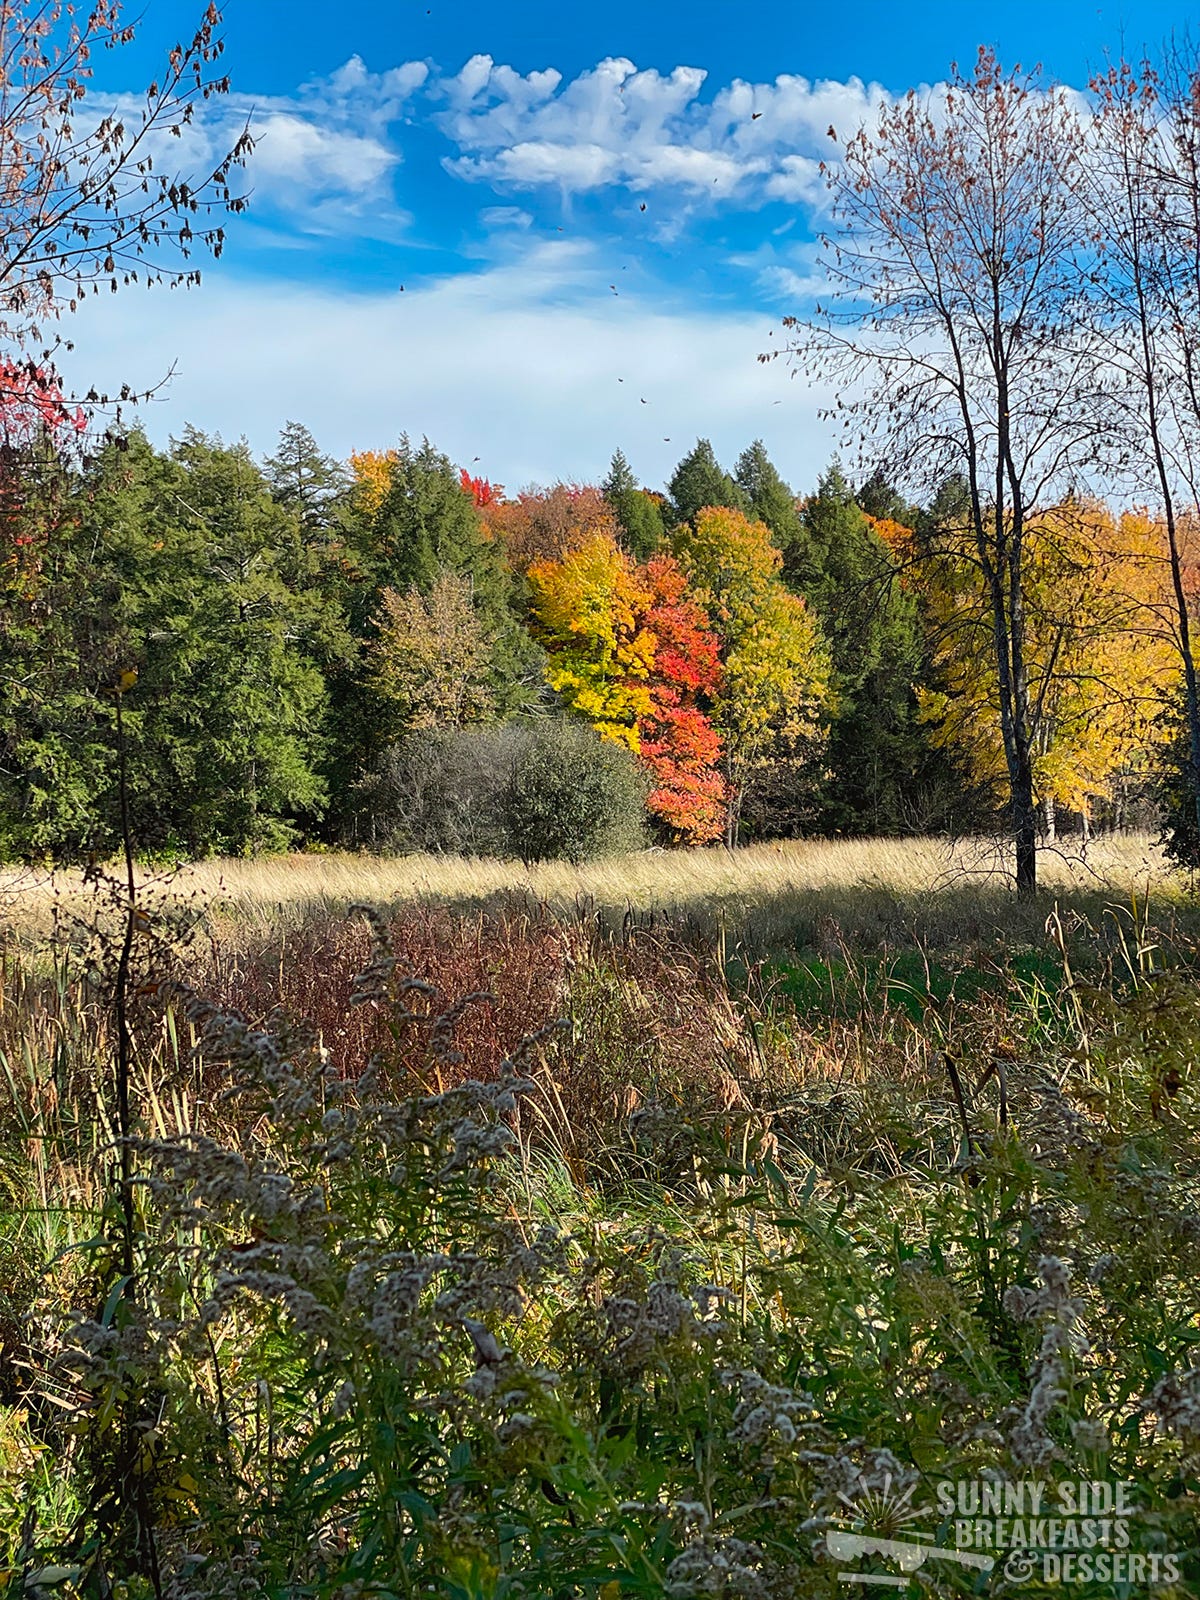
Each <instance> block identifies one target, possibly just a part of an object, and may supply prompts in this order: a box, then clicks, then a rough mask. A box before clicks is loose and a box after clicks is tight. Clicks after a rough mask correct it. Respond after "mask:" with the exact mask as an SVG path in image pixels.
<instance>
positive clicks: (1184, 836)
mask: <svg viewBox="0 0 1200 1600" xmlns="http://www.w3.org/2000/svg"><path fill="white" fill-rule="evenodd" d="M1159 720H1160V725H1161V727H1162V728H1163V729H1164V731H1165V732H1166V734H1167V739H1166V742H1165V743H1164V744H1163V745H1162V746H1161V747H1160V749H1159V751H1158V772H1157V774H1156V782H1155V790H1156V799H1157V801H1158V810H1159V815H1160V817H1161V819H1162V844H1163V847H1164V848H1165V850H1166V852H1167V855H1168V856H1169V857H1170V858H1171V860H1172V861H1174V862H1175V863H1176V865H1177V866H1180V867H1184V868H1186V869H1187V870H1188V871H1189V872H1195V870H1196V868H1197V867H1200V831H1198V830H1197V822H1196V783H1195V776H1194V772H1193V767H1192V742H1191V733H1190V730H1189V728H1188V715H1187V702H1186V699H1185V697H1184V693H1183V689H1182V687H1181V688H1180V689H1179V690H1178V691H1177V692H1176V695H1175V698H1174V700H1173V702H1172V703H1171V704H1170V705H1168V706H1167V707H1166V708H1165V709H1164V710H1163V712H1162V713H1161V715H1160V719H1159Z"/></svg>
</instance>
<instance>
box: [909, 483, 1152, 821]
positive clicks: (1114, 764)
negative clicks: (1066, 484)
mask: <svg viewBox="0 0 1200 1600" xmlns="http://www.w3.org/2000/svg"><path fill="white" fill-rule="evenodd" d="M1161 548H1162V539H1161V533H1160V530H1159V529H1157V528H1156V527H1155V525H1154V524H1153V523H1152V522H1151V521H1150V519H1149V518H1148V517H1146V516H1145V515H1144V514H1142V513H1128V512H1127V513H1125V514H1123V515H1121V516H1120V517H1115V516H1114V515H1113V514H1112V512H1110V511H1109V510H1108V509H1107V507H1105V506H1103V505H1102V504H1100V503H1099V502H1095V501H1082V500H1071V501H1067V502H1065V503H1064V504H1062V505H1060V506H1056V507H1054V508H1053V509H1051V510H1050V511H1048V512H1046V513H1045V514H1044V515H1042V516H1041V517H1039V518H1038V520H1037V522H1036V524H1035V525H1034V526H1033V527H1032V528H1031V529H1030V531H1029V532H1028V534H1027V536H1026V551H1025V555H1026V561H1025V608H1026V645H1025V660H1026V667H1027V672H1028V678H1029V708H1030V718H1029V720H1030V732H1031V736H1032V741H1033V750H1034V792H1035V795H1036V796H1037V798H1038V799H1039V800H1040V801H1045V800H1047V799H1050V800H1053V801H1056V802H1057V803H1059V804H1061V805H1064V806H1069V807H1070V808H1071V810H1073V811H1076V812H1079V813H1080V814H1082V815H1084V816H1087V815H1088V814H1089V811H1090V807H1091V804H1092V801H1093V800H1095V799H1096V798H1097V797H1099V796H1101V795H1103V794H1105V793H1106V792H1107V791H1108V789H1109V786H1110V784H1111V781H1112V779H1113V778H1114V777H1115V776H1116V775H1117V774H1118V773H1119V772H1121V771H1122V770H1125V769H1128V767H1129V766H1131V765H1132V764H1133V763H1134V762H1136V761H1137V760H1138V759H1139V758H1141V757H1143V756H1144V753H1145V752H1146V750H1147V749H1149V748H1152V747H1153V745H1154V743H1155V741H1156V740H1157V739H1158V738H1159V737H1160V735H1159V733H1158V730H1157V728H1156V726H1155V720H1154V719H1155V717H1156V715H1157V713H1158V711H1159V709H1160V708H1161V706H1162V703H1163V700H1164V698H1165V697H1166V696H1167V695H1169V694H1170V692H1171V689H1172V686H1173V683H1174V681H1175V678H1176V676H1177V673H1178V660H1177V657H1176V654H1175V652H1174V650H1173V649H1172V646H1171V644H1170V641H1169V639H1168V638H1167V637H1166V636H1165V633H1164V630H1163V627H1162V623H1161V621H1160V605H1161V602H1162V600H1163V598H1164V595H1163V582H1164V576H1165V574H1164V569H1163V563H1162V559H1161V553H1160V552H1161ZM922 571H923V577H922V583H923V587H924V589H925V594H926V601H927V610H928V615H929V618H930V621H931V624H932V627H933V630H934V636H935V638H936V639H937V640H938V644H937V648H936V651H935V661H936V664H937V667H938V671H939V676H940V677H941V680H942V682H943V684H944V685H945V688H944V690H943V691H941V692H937V693H934V692H931V691H924V692H922V694H921V709H922V715H923V717H924V718H925V719H926V720H928V721H930V722H932V723H934V724H935V727H934V733H933V737H934V740H935V742H936V743H938V744H941V745H943V746H951V747H954V748H956V749H958V750H959V751H960V752H962V753H963V754H964V755H965V756H966V757H967V760H968V763H969V765H970V767H971V769H972V771H973V773H974V775H975V776H976V778H978V779H980V780H982V781H985V782H986V781H989V780H999V779H1001V778H1002V777H1003V775H1004V772H1005V762H1004V750H1003V745H1002V741H1001V733H1000V694H999V684H998V677H997V671H996V659H995V647H994V642H993V634H992V619H991V612H990V610H989V608H988V605H987V602H986V600H985V599H984V597H983V595H982V593H981V590H980V586H979V582H978V574H977V572H976V570H975V569H974V568H973V567H972V566H971V565H970V564H969V563H968V562H967V561H966V560H965V559H962V558H957V557H955V556H953V555H947V556H943V557H939V558H938V559H937V560H936V561H935V562H933V563H932V564H931V565H930V566H928V567H926V568H924V569H922Z"/></svg>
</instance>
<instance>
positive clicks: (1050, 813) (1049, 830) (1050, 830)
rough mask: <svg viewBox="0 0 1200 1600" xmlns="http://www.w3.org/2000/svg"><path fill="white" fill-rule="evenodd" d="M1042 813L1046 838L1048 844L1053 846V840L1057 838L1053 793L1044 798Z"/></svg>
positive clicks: (1056, 817)
mask: <svg viewBox="0 0 1200 1600" xmlns="http://www.w3.org/2000/svg"><path fill="white" fill-rule="evenodd" d="M1042 811H1043V814H1044V816H1045V822H1046V838H1047V840H1048V842H1049V843H1050V844H1053V843H1054V841H1055V839H1056V838H1057V837H1058V833H1057V825H1058V815H1057V813H1058V808H1057V806H1056V805H1055V802H1054V794H1053V791H1051V792H1050V793H1048V794H1047V795H1046V798H1045V799H1044V800H1043V801H1042Z"/></svg>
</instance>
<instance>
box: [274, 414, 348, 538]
mask: <svg viewBox="0 0 1200 1600" xmlns="http://www.w3.org/2000/svg"><path fill="white" fill-rule="evenodd" d="M264 469H265V473H266V479H267V482H268V484H269V485H270V488H271V493H272V495H273V496H274V498H275V500H276V502H277V504H279V505H281V506H283V507H284V508H285V509H286V510H288V511H292V512H294V513H295V514H296V516H297V517H298V518H299V519H300V526H301V528H302V529H303V531H304V535H305V539H306V541H309V542H311V541H313V540H316V539H319V538H320V537H321V536H322V535H323V534H324V535H328V533H329V531H330V530H331V528H333V527H334V525H335V523H336V514H337V511H338V508H339V506H340V504H341V502H342V501H343V500H344V499H345V496H346V494H347V492H348V490H349V487H350V475H349V473H348V472H347V471H346V469H345V467H344V466H343V465H342V463H341V462H340V461H337V460H335V458H334V457H333V456H327V455H325V454H323V453H322V451H321V449H320V447H319V445H318V444H317V441H316V440H315V439H314V438H313V436H312V434H311V433H310V432H309V431H308V429H307V428H306V427H305V426H304V425H303V423H299V422H289V423H288V424H287V426H286V427H285V428H284V429H283V431H282V432H281V433H280V435H279V444H278V446H277V448H276V451H275V454H274V455H273V456H268V457H267V459H266V462H265V463H264Z"/></svg>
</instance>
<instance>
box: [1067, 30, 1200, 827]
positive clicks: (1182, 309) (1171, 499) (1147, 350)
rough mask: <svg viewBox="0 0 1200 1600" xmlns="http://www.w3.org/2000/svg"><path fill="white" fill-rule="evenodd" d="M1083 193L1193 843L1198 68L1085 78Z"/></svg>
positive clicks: (1100, 329) (1197, 703) (1197, 798)
mask: <svg viewBox="0 0 1200 1600" xmlns="http://www.w3.org/2000/svg"><path fill="white" fill-rule="evenodd" d="M1091 87H1092V92H1093V95H1094V98H1095V115H1094V120H1093V124H1092V138H1091V145H1092V150H1091V154H1090V157H1089V160H1088V162H1087V164H1086V166H1085V168H1084V169H1083V173H1082V176H1083V179H1084V187H1083V191H1082V193H1083V195H1084V199H1085V204H1086V206H1087V209H1088V213H1089V222H1090V226H1091V228H1092V232H1093V238H1094V241H1095V244H1096V247H1097V251H1098V254H1099V261H1098V270H1097V271H1095V272H1094V273H1093V274H1091V276H1090V278H1089V283H1090V285H1091V287H1092V293H1093V297H1094V302H1095V305H1096V309H1097V313H1098V314H1097V316H1096V318H1095V324H1094V326H1095V335H1096V338H1097V340H1098V341H1099V342H1100V345H1101V347H1102V349H1103V353H1104V360H1105V362H1106V363H1107V364H1108V366H1109V368H1110V370H1111V371H1113V372H1115V373H1118V374H1120V376H1121V378H1122V379H1123V392H1122V398H1123V401H1124V405H1123V415H1124V427H1125V431H1126V434H1127V437H1128V439H1129V442H1130V460H1129V467H1130V471H1131V476H1132V481H1133V483H1134V484H1135V485H1136V487H1137V488H1138V489H1140V490H1143V491H1145V490H1148V491H1149V493H1150V494H1151V496H1152V497H1153V499H1154V500H1155V501H1156V502H1157V506H1158V509H1159V510H1160V512H1161V516H1162V522H1163V528H1164V531H1165V535H1166V564H1167V566H1168V568H1169V571H1170V590H1171V604H1170V614H1169V616H1168V617H1167V619H1166V632H1167V633H1168V635H1169V637H1170V638H1171V640H1172V643H1173V644H1174V646H1175V649H1176V650H1177V651H1178V654H1179V658H1180V663H1181V666H1182V670H1183V685H1184V707H1185V715H1186V721H1187V729H1188V749H1189V762H1188V765H1189V768H1190V773H1189V777H1190V788H1191V792H1192V795H1193V798H1194V804H1195V811H1196V828H1197V837H1198V838H1200V684H1198V682H1197V672H1196V660H1195V655H1194V652H1193V648H1192V630H1191V617H1190V613H1189V606H1188V596H1187V591H1186V586H1185V574H1184V551H1183V539H1182V533H1183V528H1184V524H1185V522H1186V520H1187V517H1188V514H1189V512H1190V511H1192V510H1193V509H1194V508H1195V506H1196V504H1197V500H1198V498H1200V495H1198V488H1200V485H1198V482H1197V473H1196V468H1197V464H1198V461H1200V387H1198V374H1200V100H1197V95H1198V94H1200V70H1198V69H1197V67H1196V66H1195V65H1194V64H1193V65H1192V66H1191V67H1190V68H1186V67H1184V66H1183V64H1182V60H1181V58H1180V57H1179V56H1176V57H1175V59H1174V61H1173V63H1171V65H1170V67H1169V75H1168V78H1167V81H1166V83H1164V79H1163V77H1162V76H1161V75H1160V74H1159V73H1158V72H1156V71H1155V70H1154V69H1153V68H1152V67H1151V66H1150V64H1149V63H1147V62H1143V63H1141V64H1140V66H1138V67H1137V68H1134V67H1133V66H1131V65H1130V64H1129V63H1128V62H1124V61H1122V62H1121V63H1120V64H1119V65H1117V66H1113V67H1110V68H1109V69H1108V71H1106V72H1105V73H1103V74H1100V75H1099V76H1097V77H1096V78H1095V79H1094V80H1093V82H1092V86H1091Z"/></svg>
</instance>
